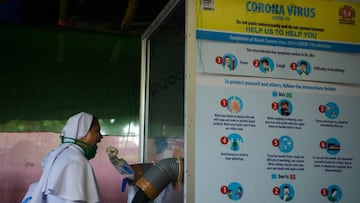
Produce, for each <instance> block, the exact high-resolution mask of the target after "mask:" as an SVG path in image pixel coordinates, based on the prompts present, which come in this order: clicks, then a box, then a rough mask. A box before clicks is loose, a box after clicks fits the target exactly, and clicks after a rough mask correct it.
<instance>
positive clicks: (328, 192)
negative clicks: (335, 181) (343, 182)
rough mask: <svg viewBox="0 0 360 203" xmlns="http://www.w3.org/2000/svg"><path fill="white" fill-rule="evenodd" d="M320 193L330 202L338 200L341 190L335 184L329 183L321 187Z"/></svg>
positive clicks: (340, 196)
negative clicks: (325, 186)
mask: <svg viewBox="0 0 360 203" xmlns="http://www.w3.org/2000/svg"><path fill="white" fill-rule="evenodd" d="M321 195H322V196H324V197H327V199H328V200H329V201H330V202H339V201H340V200H341V198H342V191H341V189H340V187H339V186H337V185H330V186H329V187H327V188H323V189H321Z"/></svg>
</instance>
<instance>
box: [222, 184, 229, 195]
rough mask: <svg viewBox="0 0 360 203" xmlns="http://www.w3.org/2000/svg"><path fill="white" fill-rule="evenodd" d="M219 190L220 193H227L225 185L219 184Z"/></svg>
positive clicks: (227, 189)
mask: <svg viewBox="0 0 360 203" xmlns="http://www.w3.org/2000/svg"><path fill="white" fill-rule="evenodd" d="M220 192H221V193H222V194H227V193H228V192H229V188H228V187H227V186H225V185H224V186H221V188H220Z"/></svg>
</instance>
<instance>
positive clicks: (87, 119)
mask: <svg viewBox="0 0 360 203" xmlns="http://www.w3.org/2000/svg"><path fill="white" fill-rule="evenodd" d="M92 120H93V115H91V114H88V113H85V112H80V113H78V114H75V115H73V116H72V117H70V118H69V119H68V120H67V122H66V124H65V126H64V128H63V130H62V136H64V137H65V138H66V137H69V138H74V139H80V138H82V137H84V136H85V135H86V134H87V132H88V131H89V130H90V127H91V123H92ZM64 141H65V140H64Z"/></svg>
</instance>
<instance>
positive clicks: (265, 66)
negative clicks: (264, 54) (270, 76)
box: [260, 59, 271, 73]
mask: <svg viewBox="0 0 360 203" xmlns="http://www.w3.org/2000/svg"><path fill="white" fill-rule="evenodd" d="M260 62H261V64H262V67H263V69H264V71H265V73H270V72H271V67H270V66H269V60H268V59H262V60H261V61H260Z"/></svg>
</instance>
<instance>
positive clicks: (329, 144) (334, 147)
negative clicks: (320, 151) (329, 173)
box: [325, 138, 341, 155]
mask: <svg viewBox="0 0 360 203" xmlns="http://www.w3.org/2000/svg"><path fill="white" fill-rule="evenodd" d="M325 149H326V152H327V153H328V154H330V155H336V154H338V153H339V152H340V149H341V146H340V142H339V141H338V140H337V139H336V138H329V139H327V140H326V142H325Z"/></svg>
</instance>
